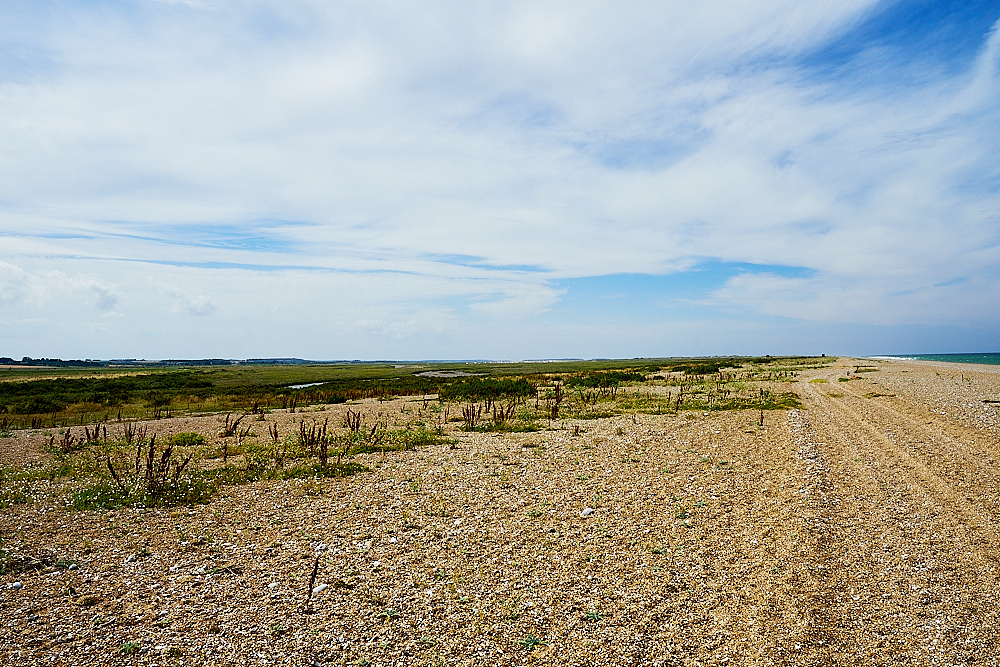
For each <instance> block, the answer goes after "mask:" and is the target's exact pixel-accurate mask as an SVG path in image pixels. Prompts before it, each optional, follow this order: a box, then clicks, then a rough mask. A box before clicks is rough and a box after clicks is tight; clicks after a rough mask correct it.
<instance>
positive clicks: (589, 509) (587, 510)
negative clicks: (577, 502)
mask: <svg viewBox="0 0 1000 667" xmlns="http://www.w3.org/2000/svg"><path fill="white" fill-rule="evenodd" d="M593 513H594V508H593V507H586V508H584V510H583V511H582V512H580V516H581V517H584V518H586V517H588V516H590V515H591V514H593Z"/></svg>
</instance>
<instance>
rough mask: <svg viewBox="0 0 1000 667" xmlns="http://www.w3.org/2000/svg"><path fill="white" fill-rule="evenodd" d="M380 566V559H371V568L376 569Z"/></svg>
mask: <svg viewBox="0 0 1000 667" xmlns="http://www.w3.org/2000/svg"><path fill="white" fill-rule="evenodd" d="M380 567H382V561H380V560H373V561H372V569H373V570H377V569H379V568H380Z"/></svg>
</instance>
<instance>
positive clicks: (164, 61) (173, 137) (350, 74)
mask: <svg viewBox="0 0 1000 667" xmlns="http://www.w3.org/2000/svg"><path fill="white" fill-rule="evenodd" d="M903 16H908V17H910V21H909V23H907V24H906V26H905V29H904V28H903V26H902V23H901V20H902V17H903ZM998 20H1000V9H997V8H996V7H995V6H994V5H993V3H988V2H978V0H977V1H976V2H972V3H971V4H970V5H969V6H968V7H967V8H966V9H965V10H962V11H959V10H958V9H957V8H956V7H955V5H954V3H943V2H942V3H917V2H910V1H904V2H896V3H884V2H875V1H874V0H852V1H848V2H844V1H843V0H840V1H837V2H834V1H833V0H815V1H812V2H798V1H792V0H775V1H772V2H767V3H744V2H733V1H727V0H710V1H708V2H701V3H687V4H685V3H672V4H670V3H668V4H667V5H664V4H663V3H652V2H649V3H645V2H641V3H630V4H629V5H628V6H624V7H623V6H620V5H614V6H612V5H610V4H607V3H588V2H585V3H566V2H543V3H538V2H505V3H491V2H487V3H473V4H465V5H455V4H454V3H437V2H432V3H424V4H423V5H421V7H420V8H419V9H410V10H408V11H406V12H405V13H404V12H402V11H401V10H400V9H399V7H398V6H397V5H394V4H392V3H383V2H367V3H361V4H358V3H347V2H343V3H342V2H334V3H327V2H313V1H309V0H291V1H286V2H280V3H279V2H270V1H263V2H256V3H242V2H235V1H230V0H205V1H203V2H196V1H189V2H182V1H174V2H170V1H162V0H161V1H157V2H123V3H113V4H110V5H108V4H105V5H102V9H100V10H98V9H96V8H95V7H94V6H93V5H91V4H87V3H82V4H77V5H72V6H66V5H64V4H57V3H47V2H39V3H30V4H25V5H22V6H20V7H19V8H18V9H17V10H16V11H14V10H11V11H10V12H9V15H8V16H5V21H4V22H3V25H0V39H2V40H3V43H4V44H6V45H9V46H7V47H6V48H5V49H4V50H3V55H0V105H2V107H3V108H4V110H5V111H4V114H3V119H2V120H0V262H3V263H0V303H2V304H3V305H4V306H5V310H7V313H6V314H5V317H7V318H8V322H11V323H13V324H12V326H11V327H7V329H8V331H12V332H15V333H11V334H8V336H7V341H6V343H7V344H10V345H15V346H22V345H28V346H29V347H30V346H31V345H34V344H37V345H45V346H47V347H48V348H49V349H44V350H42V349H36V348H35V347H32V348H31V349H24V350H23V352H21V351H20V350H11V353H14V354H17V353H18V352H21V353H22V354H28V355H34V356H38V355H43V354H65V355H72V354H77V355H79V356H98V355H102V354H103V355H105V356H127V355H126V353H125V351H123V350H120V349H119V347H115V346H116V345H117V346H125V345H128V344H133V341H141V344H142V345H143V346H144V349H142V350H137V351H136V350H133V351H132V354H133V355H134V356H156V355H160V356H167V355H168V351H169V350H173V351H175V353H176V354H177V355H178V356H203V355H204V356H241V355H243V354H246V355H247V356H270V355H277V354H286V353H288V354H296V355H299V356H313V357H336V356H347V357H360V356H365V355H369V356H374V357H387V356H410V357H416V356H419V357H429V356H434V357H447V356H477V357H482V356H542V355H539V354H536V353H535V347H534V346H536V345H538V341H539V340H540V338H545V337H546V336H551V337H554V338H555V337H558V336H557V335H556V332H557V331H561V332H563V333H565V331H564V330H563V329H559V328H558V327H560V326H561V324H560V321H559V319H558V317H557V314H561V316H562V317H564V319H565V320H566V321H572V322H574V323H577V324H581V325H582V324H583V323H587V322H590V323H591V324H592V325H593V326H591V327H589V328H585V329H579V330H577V333H576V334H574V337H573V339H572V340H573V342H572V343H570V344H573V345H579V346H580V348H581V349H583V348H586V349H594V348H595V347H598V343H597V341H604V342H605V343H602V344H606V341H608V340H613V339H614V337H615V336H614V335H611V334H607V335H606V334H605V333H599V332H604V331H605V329H606V328H607V327H611V328H612V329H614V326H615V325H614V323H613V322H609V321H606V320H605V319H603V318H604V317H606V316H610V311H608V310H606V309H602V308H597V307H595V306H593V300H588V299H587V298H578V297H579V294H578V293H577V291H579V290H583V292H582V294H589V293H590V292H589V290H591V288H592V284H593V283H592V282H585V281H597V282H598V283H600V282H601V281H604V284H606V285H607V287H608V289H607V290H605V292H606V293H608V294H611V293H614V294H619V295H621V294H624V295H626V298H624V299H619V300H618V301H619V302H620V303H621V304H627V309H628V313H629V315H628V317H627V318H626V319H627V320H628V323H627V325H626V324H622V325H621V326H620V327H619V328H618V329H617V331H618V333H617V334H615V335H617V336H619V337H620V338H621V340H625V341H628V340H631V341H633V342H634V347H633V348H630V349H626V350H625V353H627V354H628V356H634V355H636V354H671V353H678V354H680V353H686V352H688V351H690V348H691V345H690V341H691V340H693V339H692V338H691V337H690V336H687V335H686V334H685V335H684V336H681V335H680V334H678V336H677V337H674V338H671V337H669V335H668V336H667V337H666V338H663V337H658V335H659V334H657V335H653V334H652V333H651V332H654V331H657V332H662V331H680V330H681V329H680V327H678V326H677V322H678V321H679V319H686V321H689V322H690V324H688V325H686V326H685V330H689V329H690V330H694V329H697V328H698V327H703V328H704V327H711V326H713V325H712V322H722V321H726V322H729V321H731V318H734V317H735V318H737V319H741V320H742V321H745V322H755V323H757V324H755V326H759V327H762V329H761V331H764V330H765V329H766V328H767V327H771V328H770V331H771V334H772V338H771V339H772V340H774V341H776V342H775V344H776V345H777V346H779V347H780V346H781V345H782V344H785V343H788V344H791V343H792V342H794V341H795V340H796V339H795V336H798V335H799V334H797V333H796V334H785V333H783V331H790V330H791V328H790V327H789V325H788V322H789V321H796V322H800V323H802V326H811V324H810V323H813V322H815V323H817V324H818V325H821V324H823V323H828V324H829V323H846V324H855V325H860V326H875V327H882V329H880V331H883V339H884V340H886V341H891V340H893V334H892V331H891V328H892V327H899V326H923V325H926V324H928V323H938V324H940V325H941V326H948V323H949V322H951V323H957V322H960V323H962V324H963V325H969V326H973V327H978V328H979V329H980V330H981V331H988V330H990V329H991V327H992V328H993V329H994V330H995V328H996V325H997V324H1000V322H997V316H996V315H994V314H993V313H998V312H1000V297H997V296H996V295H997V294H1000V270H998V268H997V267H1000V233H998V229H1000V225H998V222H1000V166H998V165H997V162H996V159H995V156H996V155H997V154H998V153H1000V150H998V149H1000V111H998V110H1000V104H998V102H1000V75H998V58H1000V32H998V30H997V27H996V26H997V21H998ZM713 263H714V264H713ZM706 266H717V267H723V266H724V267H729V269H727V270H725V271H721V270H720V271H715V270H713V271H707V270H706V268H705V267H706ZM739 267H744V268H742V269H740V268H739ZM748 267H751V268H748ZM752 267H769V268H752ZM782 267H794V268H793V269H787V270H786V269H783V268H782ZM56 273H59V274H60V275H61V276H62V279H63V280H64V285H63V286H62V287H59V285H58V284H57V283H58V280H59V279H58V278H55V277H54V276H56ZM709 275H711V280H709V279H708V278H707V277H706V276H709ZM74 276H77V277H74ZM80 276H83V277H80ZM616 276H617V277H616ZM621 276H633V277H634V278H631V279H626V280H622V279H621V278H620V277H621ZM642 276H675V277H678V280H677V281H676V282H675V283H674V284H677V285H682V284H688V285H689V287H690V289H691V291H690V292H689V293H688V294H687V295H686V296H685V297H684V298H683V299H681V298H679V297H678V296H677V295H676V294H674V295H673V296H671V298H669V299H664V298H663V296H662V294H661V293H660V292H659V291H658V290H660V289H661V287H662V286H663V285H664V284H665V283H661V282H658V281H655V280H654V281H647V280H644V279H643V278H642ZM685 277H686V278H685ZM685 280H687V281H688V282H685ZM580 281H584V282H580ZM163 285H169V286H170V287H169V288H164V287H162V286H163ZM60 289H63V290H70V291H72V290H75V291H76V293H77V294H78V295H82V296H84V297H85V298H83V299H82V300H80V301H81V303H80V304H74V305H73V307H74V308H77V307H80V308H82V307H84V306H86V307H88V308H89V309H90V311H92V313H93V314H92V315H88V316H85V317H91V318H96V319H94V320H93V321H94V322H100V321H101V320H100V318H102V317H106V316H108V315H109V314H111V313H116V314H118V315H122V316H124V317H123V318H122V319H123V320H124V322H123V323H121V325H120V327H119V328H118V331H119V332H120V333H118V334H116V335H117V336H120V337H119V338H113V339H110V340H108V341H107V343H106V347H104V348H102V349H101V350H97V349H93V345H94V343H92V342H88V341H87V340H84V339H82V338H78V339H76V340H73V339H70V338H60V337H58V336H55V335H53V336H50V337H42V338H33V337H32V336H33V334H29V333H28V332H29V330H30V331H35V330H34V329H32V328H31V327H32V326H34V325H31V324H30V323H31V322H35V321H37V320H38V319H39V318H41V319H43V320H44V319H45V318H46V317H51V318H53V321H54V320H56V319H58V317H59V316H58V315H56V314H55V313H56V312H57V311H56V310H55V309H57V308H59V307H64V308H65V307H66V306H65V305H60V303H59V302H60V299H59V298H58V294H59V290H60ZM641 303H647V304H656V306H655V307H649V308H647V309H645V310H643V309H641V308H640V307H639V305H638V304H641ZM623 307H626V306H623ZM80 312H81V313H82V312H84V311H80ZM223 312H224V313H225V315H226V317H225V318H222V317H219V315H220V314H221V313H223ZM616 312H618V313H619V314H621V312H622V311H620V310H619V311H616ZM268 313H270V315H269V316H266V314H268ZM262 314H263V315H262ZM192 316H197V317H192ZM210 317H211V319H212V321H213V326H214V325H215V323H216V321H217V320H225V324H219V326H218V327H216V328H214V329H213V331H214V332H215V333H214V334H212V333H210V332H201V331H197V332H194V333H192V332H191V330H190V329H189V328H188V327H190V326H191V325H192V322H194V321H198V322H202V323H204V322H206V321H208V319H209V318H210ZM144 318H147V319H146V320H144ZM148 318H153V320H149V319H148ZM693 318H697V322H698V324H695V321H696V320H695V319H693ZM296 319H300V320H305V321H308V322H309V326H306V327H295V328H294V330H292V331H290V330H289V329H288V327H287V325H286V324H284V322H287V321H295V320H296ZM533 319H534V320H537V322H538V323H544V326H545V327H548V328H547V329H545V328H543V329H535V328H532V326H529V323H530V322H531V321H532V320H533ZM143 321H155V322H157V324H158V326H157V328H156V329H155V330H153V329H150V328H148V327H147V326H146V325H145V324H142V322H143ZM18 322H23V323H25V324H24V326H23V328H19V326H20V325H18V324H17V323H18ZM251 322H252V323H254V324H253V326H250V325H249V323H251ZM668 322H669V323H673V324H672V327H670V326H667V325H666V324H665V323H668ZM577 324H574V326H576V325H577ZM95 326H96V325H95ZM230 326H231V327H233V330H232V331H230V330H229V329H228V327H230ZM538 326H542V324H539V325H538ZM665 326H667V328H666V329H663V327H665ZM239 327H242V329H239ZM248 330H249V331H252V332H253V333H246V332H247V331H248ZM178 331H180V332H184V333H185V335H184V336H181V337H180V338H182V339H183V340H184V341H187V342H188V344H189V347H188V348H180V347H178V343H177V339H178V338H179V337H178V336H177V335H175V332H178ZM17 332H21V333H17ZM234 332H236V333H237V334H238V335H234ZM546 332H548V333H546ZM587 332H589V333H587ZM560 335H562V334H560ZM581 336H582V338H581ZM587 336H590V338H589V339H588V338H586V337H587ZM608 336H610V338H609V337H608ZM963 336H965V338H963ZM977 336H978V334H977ZM695 338H697V337H695ZM765 338H766V337H764V335H763V334H761V339H765ZM707 339H708V336H707V334H706V335H705V336H703V337H702V338H701V340H707ZM869 339H870V340H877V337H871V336H869ZM95 340H97V339H95ZM101 340H103V339H101ZM376 340H378V341H381V342H380V343H379V344H380V345H382V346H383V347H376V345H375V343H374V342H373V341H376ZM935 340H938V341H940V340H944V339H942V338H937V339H935ZM963 340H967V341H969V344H972V341H973V340H975V341H982V340H983V338H982V337H981V336H979V337H975V336H973V337H971V338H970V337H968V336H966V334H965V333H963V332H962V331H959V330H958V329H955V333H954V339H953V344H954V345H956V346H962V344H963V343H962V341H963ZM31 341H36V342H35V343H32V342H31ZM275 341H279V342H280V345H282V346H283V347H282V349H281V350H278V349H274V347H273V346H274V345H277V344H279V343H275ZM466 341H470V342H469V347H466V348H463V347H462V346H463V345H464V344H465V342H466ZM656 341H659V342H656ZM782 341H784V343H782ZM997 342H998V343H1000V340H998V341H997ZM0 343H4V341H3V340H0ZM226 344H231V345H237V347H232V348H225V345H226ZM720 344H721V342H720ZM939 344H940V343H939ZM949 344H950V343H949ZM976 344H979V343H978V342H977V343H976ZM88 345H89V346H91V347H87V346H88ZM474 345H480V346H481V349H480V351H479V352H476V351H475V349H472V347H474ZM654 345H655V346H657V347H656V349H651V348H650V346H654ZM734 345H736V343H734ZM288 346H291V347H293V348H294V349H286V348H287V347H288ZM625 347H627V345H626V346H625ZM160 350H162V352H161V351H160ZM717 351H718V352H720V353H728V352H736V351H745V350H739V349H719V350H717ZM752 351H756V350H752ZM775 351H777V350H775ZM845 351H849V352H866V351H869V350H861V349H849V350H845ZM870 351H876V350H870ZM552 353H554V354H556V355H557V356H566V355H573V354H584V353H583V352H576V351H574V349H566V350H565V351H563V352H552ZM596 354H612V353H611V352H606V353H601V352H599V351H598V352H596Z"/></svg>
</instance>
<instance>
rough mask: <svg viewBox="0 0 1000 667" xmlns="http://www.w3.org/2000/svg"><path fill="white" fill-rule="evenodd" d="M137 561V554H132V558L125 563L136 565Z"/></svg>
mask: <svg viewBox="0 0 1000 667" xmlns="http://www.w3.org/2000/svg"><path fill="white" fill-rule="evenodd" d="M137 560H138V557H137V556H136V555H135V554H132V555H131V556H129V557H128V558H126V559H125V562H126V563H134V562H135V561H137Z"/></svg>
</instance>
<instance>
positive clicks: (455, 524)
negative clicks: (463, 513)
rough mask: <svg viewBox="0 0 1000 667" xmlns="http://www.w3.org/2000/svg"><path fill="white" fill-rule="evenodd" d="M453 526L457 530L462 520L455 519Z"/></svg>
mask: <svg viewBox="0 0 1000 667" xmlns="http://www.w3.org/2000/svg"><path fill="white" fill-rule="evenodd" d="M453 525H454V526H455V528H458V527H459V526H461V525H462V519H460V518H459V519H455V523H454V524H453Z"/></svg>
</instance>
